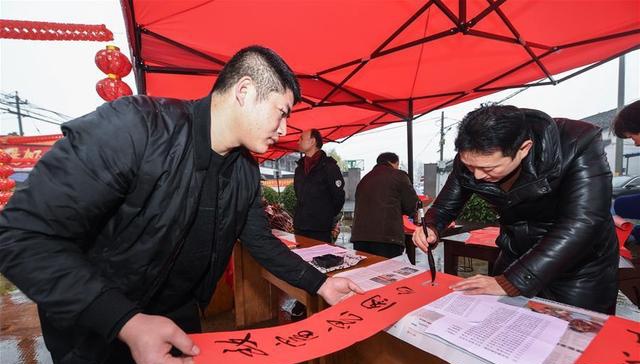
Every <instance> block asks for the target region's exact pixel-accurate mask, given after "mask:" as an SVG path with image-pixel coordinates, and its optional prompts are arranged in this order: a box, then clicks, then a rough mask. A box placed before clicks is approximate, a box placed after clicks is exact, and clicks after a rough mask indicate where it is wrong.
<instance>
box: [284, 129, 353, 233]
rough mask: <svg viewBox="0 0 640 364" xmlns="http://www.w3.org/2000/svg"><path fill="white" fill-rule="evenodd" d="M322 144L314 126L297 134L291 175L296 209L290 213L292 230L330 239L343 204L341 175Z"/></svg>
mask: <svg viewBox="0 0 640 364" xmlns="http://www.w3.org/2000/svg"><path fill="white" fill-rule="evenodd" d="M321 148H322V135H321V134H320V132H319V131H318V130H317V129H310V130H305V131H303V132H302V134H300V138H299V140H298V150H299V151H300V152H301V153H304V157H303V158H300V160H298V166H297V167H296V170H295V175H294V178H293V187H294V188H295V192H296V209H295V214H294V217H293V228H294V229H295V233H296V234H299V235H303V236H307V237H309V238H313V239H316V240H320V241H325V242H327V243H331V241H332V239H331V230H332V229H333V227H334V226H335V224H336V223H337V216H338V214H340V211H341V210H342V206H343V205H344V179H343V178H342V172H340V168H339V167H338V163H337V162H336V160H335V159H333V158H331V157H329V156H327V154H326V153H325V152H324V151H323V150H322V149H321Z"/></svg>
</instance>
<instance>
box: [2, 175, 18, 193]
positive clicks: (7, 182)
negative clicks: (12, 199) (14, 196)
mask: <svg viewBox="0 0 640 364" xmlns="http://www.w3.org/2000/svg"><path fill="white" fill-rule="evenodd" d="M15 186H16V181H14V180H12V179H9V178H0V191H6V192H9V191H11V190H13V188H14V187H15Z"/></svg>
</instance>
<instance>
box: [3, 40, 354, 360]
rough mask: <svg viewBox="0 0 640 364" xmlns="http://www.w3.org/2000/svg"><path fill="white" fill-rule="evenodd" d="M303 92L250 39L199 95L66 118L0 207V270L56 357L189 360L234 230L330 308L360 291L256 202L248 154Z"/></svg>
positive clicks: (267, 138)
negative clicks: (24, 299)
mask: <svg viewBox="0 0 640 364" xmlns="http://www.w3.org/2000/svg"><path fill="white" fill-rule="evenodd" d="M299 99H300V91H299V86H298V82H297V80H296V78H295V76H294V75H293V73H292V72H291V70H290V69H289V67H288V66H287V65H286V63H285V62H284V61H283V60H282V59H281V58H280V57H279V56H278V55H277V54H275V53H274V52H273V51H271V50H269V49H267V48H263V47H259V46H252V47H248V48H245V49H243V50H241V51H240V52H238V53H237V54H236V55H235V56H234V57H233V58H231V59H230V60H229V62H228V63H227V64H226V65H225V67H224V68H223V70H222V71H221V72H220V74H219V76H218V79H217V81H216V83H215V85H214V87H213V90H212V93H211V94H210V95H208V96H206V97H204V98H202V99H200V100H196V101H182V100H174V99H165V98H152V97H146V96H133V97H123V98H120V99H118V100H116V101H114V102H111V103H107V104H104V105H102V106H100V107H99V108H98V109H97V110H96V111H95V112H92V113H90V114H87V115H85V116H83V117H80V118H78V119H75V120H72V121H70V122H68V123H66V124H64V125H63V126H62V131H63V133H64V138H62V139H61V140H60V141H58V142H57V143H56V144H55V145H54V146H53V147H52V148H51V150H50V151H49V152H48V153H47V154H45V155H44V156H43V157H42V159H41V160H40V162H39V163H38V164H37V165H36V166H35V168H34V169H33V171H32V172H31V175H30V177H29V179H28V181H27V187H26V188H25V189H23V190H20V191H16V193H15V195H14V196H13V198H12V199H11V200H10V201H9V203H8V204H7V206H6V208H5V209H4V211H3V212H2V214H0V272H2V274H3V275H5V276H6V277H7V278H8V279H9V280H11V281H12V282H13V283H15V285H16V286H17V287H18V288H20V289H21V290H22V291H23V292H24V293H25V294H26V295H27V296H28V297H29V298H31V299H32V300H33V301H35V302H36V304H37V305H38V313H39V317H40V321H41V326H42V332H43V336H44V340H45V344H46V345H47V348H48V349H49V351H50V352H51V355H52V358H53V361H54V362H55V363H104V362H109V363H119V364H121V363H130V362H133V361H134V360H135V362H137V363H164V362H191V358H190V357H191V356H195V355H197V354H198V353H199V348H197V347H196V346H195V345H194V344H193V342H192V341H191V339H190V338H189V336H187V335H186V333H185V332H187V333H193V332H199V331H200V321H199V310H202V311H204V309H205V308H206V305H207V304H208V303H209V301H210V299H211V296H212V294H213V291H214V289H215V286H216V283H217V281H218V279H219V278H220V276H221V275H222V273H223V272H224V269H225V267H226V266H227V264H228V262H229V258H230V256H231V252H232V249H233V245H234V244H235V242H236V240H237V239H238V238H239V239H240V240H241V241H242V243H243V244H244V245H245V246H246V247H247V249H248V250H249V251H250V253H251V254H252V255H253V256H254V257H255V258H256V260H257V261H258V262H260V263H261V264H262V265H263V266H264V267H266V268H267V269H268V270H270V271H271V272H272V273H274V274H275V275H276V276H278V277H280V278H281V279H283V280H285V281H287V282H289V283H290V284H292V285H295V286H297V287H300V288H303V289H305V290H306V291H308V292H310V293H316V292H317V293H318V294H320V295H321V296H322V297H323V298H324V299H325V300H326V301H327V302H329V303H330V304H333V303H336V302H337V301H339V300H340V299H341V298H342V297H343V296H344V295H346V294H349V293H351V292H353V291H356V292H362V291H361V290H360V289H359V287H357V286H356V285H355V284H354V283H353V282H351V281H349V280H345V279H337V278H327V277H326V276H325V275H324V274H321V273H320V272H318V271H317V270H316V269H314V268H313V267H312V266H310V265H309V264H307V263H305V262H304V261H303V260H302V259H301V258H299V257H298V256H297V255H296V254H294V253H292V252H291V251H290V250H289V249H287V248H286V247H285V246H284V244H282V242H280V241H279V240H278V239H276V238H275V237H274V236H273V235H272V234H271V231H270V228H269V226H268V223H267V219H266V217H265V214H264V211H263V209H262V206H261V204H260V195H261V194H260V173H259V168H258V164H257V162H256V161H255V159H254V158H253V157H252V156H251V154H250V152H255V153H264V152H266V151H267V149H268V147H269V145H271V144H273V143H275V142H277V141H278V138H279V137H280V136H282V135H284V134H285V132H286V122H287V118H288V117H289V113H290V111H291V109H292V107H293V104H294V103H295V102H297V101H298V100H299ZM172 347H175V348H176V349H177V350H178V351H179V352H181V353H182V357H181V358H172V355H171V354H172V353H173V352H174V351H172Z"/></svg>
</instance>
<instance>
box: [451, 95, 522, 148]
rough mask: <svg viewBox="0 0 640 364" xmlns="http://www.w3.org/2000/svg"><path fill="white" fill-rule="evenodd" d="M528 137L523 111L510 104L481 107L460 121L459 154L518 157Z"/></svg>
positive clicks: (457, 138) (457, 145)
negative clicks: (497, 153) (500, 153)
mask: <svg viewBox="0 0 640 364" xmlns="http://www.w3.org/2000/svg"><path fill="white" fill-rule="evenodd" d="M528 137H529V127H528V125H527V122H526V120H525V116H524V112H523V111H522V110H520V109H518V108H517V107H515V106H510V105H495V104H494V105H482V106H480V107H479V108H478V109H476V110H474V111H472V112H470V113H468V114H467V116H465V117H464V119H462V121H461V122H460V127H459V128H458V136H457V137H456V141H455V145H456V150H457V151H458V152H472V153H478V154H492V153H495V152H497V151H501V152H502V155H504V156H507V157H511V158H513V157H515V155H516V153H517V151H518V149H519V148H520V146H521V145H522V143H523V142H524V141H525V140H527V138H528Z"/></svg>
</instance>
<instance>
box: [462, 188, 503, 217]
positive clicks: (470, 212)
mask: <svg viewBox="0 0 640 364" xmlns="http://www.w3.org/2000/svg"><path fill="white" fill-rule="evenodd" d="M458 219H459V220H460V221H464V222H482V223H493V222H496V221H498V214H496V212H495V211H494V210H493V208H492V207H491V206H490V205H489V204H488V203H487V202H486V201H485V200H483V199H482V198H480V197H478V196H477V195H476V194H473V195H472V196H471V198H470V199H469V201H467V204H466V205H464V208H463V209H462V213H461V214H460V216H458Z"/></svg>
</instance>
